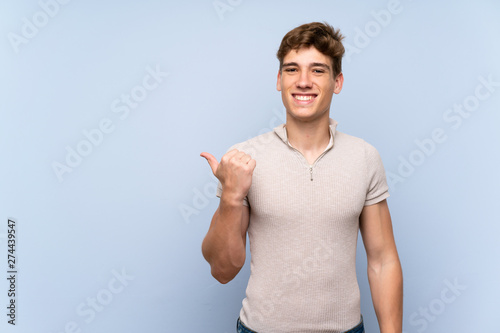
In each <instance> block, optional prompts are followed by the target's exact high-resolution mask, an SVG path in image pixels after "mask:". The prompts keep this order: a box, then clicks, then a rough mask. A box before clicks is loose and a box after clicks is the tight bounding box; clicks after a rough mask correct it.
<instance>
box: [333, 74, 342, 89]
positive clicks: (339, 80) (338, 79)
mask: <svg viewBox="0 0 500 333" xmlns="http://www.w3.org/2000/svg"><path fill="white" fill-rule="evenodd" d="M343 85H344V74H342V72H340V74H339V75H337V77H336V78H335V88H334V89H333V92H334V93H335V94H338V93H340V92H341V91H342V86H343Z"/></svg>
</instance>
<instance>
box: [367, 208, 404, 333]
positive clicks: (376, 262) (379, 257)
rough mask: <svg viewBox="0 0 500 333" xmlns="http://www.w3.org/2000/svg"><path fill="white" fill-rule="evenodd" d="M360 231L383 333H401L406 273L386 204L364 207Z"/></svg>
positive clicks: (376, 311) (373, 297) (374, 302)
mask: <svg viewBox="0 0 500 333" xmlns="http://www.w3.org/2000/svg"><path fill="white" fill-rule="evenodd" d="M360 231H361V236H362V237H363V243H364V245H365V249H366V256H367V260H368V282H369V283H370V290H371V294H372V300H373V306H374V308H375V313H376V314H377V319H378V322H379V326H380V332H381V333H401V332H402V325H403V273H402V270H401V264H400V262H399V256H398V252H397V249H396V243H395V241H394V235H393V231H392V222H391V215H390V213H389V208H388V206H387V201H386V200H383V201H381V202H379V203H377V204H374V205H370V206H365V207H364V208H363V211H362V212H361V216H360Z"/></svg>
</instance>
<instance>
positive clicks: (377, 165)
mask: <svg viewBox="0 0 500 333" xmlns="http://www.w3.org/2000/svg"><path fill="white" fill-rule="evenodd" d="M365 159H366V170H367V180H368V181H367V184H368V186H367V190H366V199H365V206H369V205H374V204H376V203H378V202H380V201H382V200H384V199H386V198H387V197H389V186H388V185H387V179H386V176H385V170H384V165H383V164H382V159H381V158H380V154H379V153H378V151H377V150H376V149H375V147H373V146H372V145H370V144H368V143H366V144H365Z"/></svg>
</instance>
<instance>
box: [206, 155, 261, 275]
mask: <svg viewBox="0 0 500 333" xmlns="http://www.w3.org/2000/svg"><path fill="white" fill-rule="evenodd" d="M201 156H202V157H204V158H206V160H207V161H208V164H210V167H211V168H212V172H213V173H214V175H215V176H216V177H217V179H219V181H220V182H221V185H222V195H221V198H220V204H219V208H217V210H216V211H215V214H214V216H213V217H212V222H211V223H210V228H209V230H208V232H207V235H206V236H205V239H204V240H203V244H202V246H201V249H202V252H203V256H204V257H205V259H206V260H207V261H208V263H209V264H210V267H211V271H212V276H213V277H214V278H215V279H217V281H219V282H220V283H228V282H229V281H231V280H232V279H233V278H234V277H235V276H236V275H237V274H238V272H239V271H240V270H241V268H242V267H243V265H244V264H245V257H246V234H247V229H248V223H249V220H250V208H249V207H248V206H245V205H244V204H243V201H244V198H245V197H246V195H247V194H248V191H249V189H250V186H251V184H252V174H253V170H254V169H255V165H256V162H255V160H253V159H252V158H251V157H250V155H247V154H245V153H244V152H241V151H238V150H236V149H233V150H231V151H230V152H228V153H226V154H225V155H224V156H222V159H221V162H220V163H219V162H217V160H216V159H215V157H213V156H212V155H211V154H208V153H202V154H201Z"/></svg>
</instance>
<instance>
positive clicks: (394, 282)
mask: <svg viewBox="0 0 500 333" xmlns="http://www.w3.org/2000/svg"><path fill="white" fill-rule="evenodd" d="M368 280H369V283H370V289H371V294H372V300H373V306H374V308H375V313H376V314H377V319H378V322H379V326H380V333H401V332H402V325H403V273H402V270H401V264H400V262H399V259H398V258H397V257H396V258H395V259H393V260H391V261H388V262H386V263H383V264H380V265H378V266H374V267H373V266H372V267H370V264H369V265H368Z"/></svg>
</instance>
